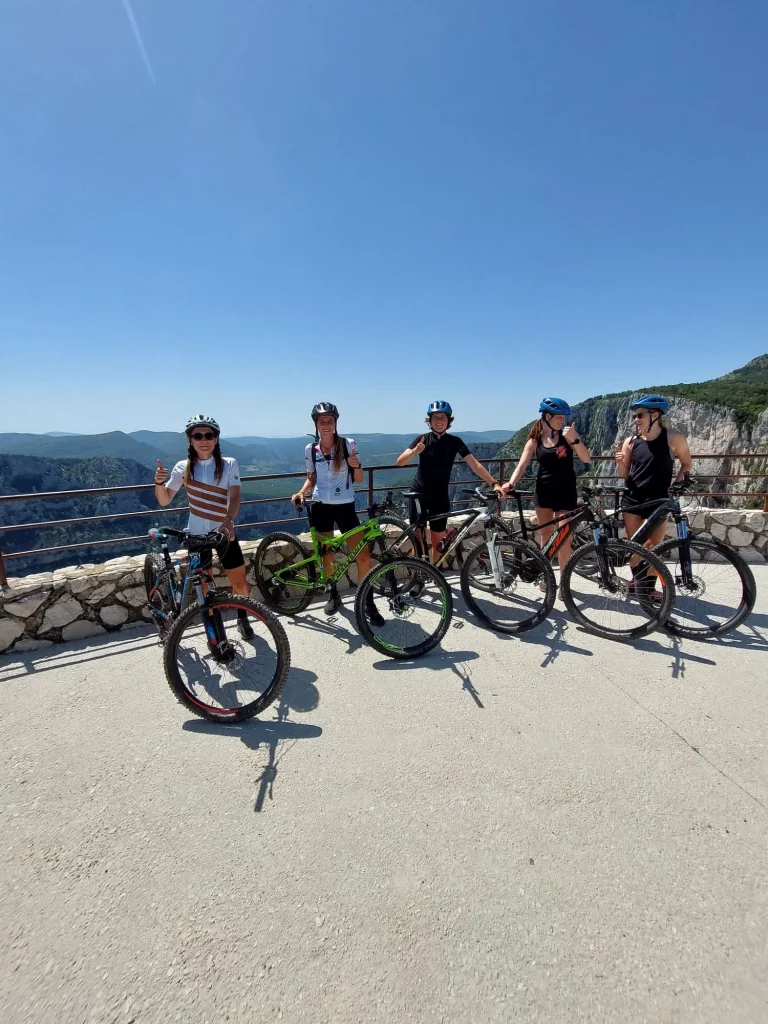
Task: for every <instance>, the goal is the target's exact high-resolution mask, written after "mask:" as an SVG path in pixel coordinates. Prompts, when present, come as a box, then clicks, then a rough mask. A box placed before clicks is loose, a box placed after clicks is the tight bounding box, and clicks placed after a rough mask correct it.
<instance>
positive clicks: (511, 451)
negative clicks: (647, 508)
mask: <svg viewBox="0 0 768 1024" xmlns="http://www.w3.org/2000/svg"><path fill="white" fill-rule="evenodd" d="M650 391H655V392H659V393H660V394H663V395H665V396H666V397H668V398H669V414H668V415H667V423H668V424H669V426H671V427H674V428H676V429H677V430H680V431H682V433H683V434H685V435H686V437H687V438H688V443H689V445H690V447H691V451H692V452H693V453H694V454H700V453H705V452H718V453H722V454H742V453H747V452H750V453H751V452H764V453H765V455H766V457H765V458H758V459H752V460H750V461H739V460H735V459H728V458H722V457H719V458H713V459H704V460H699V459H697V460H696V461H695V462H694V475H695V474H696V473H698V474H699V475H701V476H704V475H711V476H712V477H713V479H712V480H710V481H708V482H707V490H710V491H714V492H717V491H728V492H730V491H752V492H756V493H763V492H765V491H766V490H768V356H759V357H758V358H757V359H753V360H752V362H750V363H748V364H747V365H746V366H745V367H742V368H741V369H740V370H736V371H734V372H733V373H731V374H727V375H726V376H725V377H720V378H718V379H717V380H714V381H706V382H704V383H702V384H675V385H670V386H666V387H665V386H661V387H654V388H642V389H639V390H637V391H624V392H621V393H620V394H613V395H598V396H596V397H594V398H588V399H586V401H584V402H580V403H579V404H578V405H575V406H574V407H573V409H574V421H575V423H576V425H577V427H578V429H579V432H580V433H581V435H582V437H583V438H584V440H585V441H586V443H587V444H588V445H589V447H590V449H591V451H592V454H593V455H612V454H613V450H614V445H616V444H618V443H620V442H622V441H623V440H624V439H625V438H627V437H629V436H630V435H631V434H632V433H633V430H634V428H633V424H632V420H631V419H630V413H629V407H630V405H631V404H632V402H633V401H634V400H635V399H636V398H637V397H639V396H640V395H641V394H647V393H648V392H650ZM712 399H715V400H718V399H722V400H723V401H724V402H725V400H728V401H729V402H731V403H732V404H731V405H726V404H722V405H721V404H717V403H716V402H715V401H712ZM761 404H762V408H760V406H761ZM529 429H530V424H528V425H526V426H525V427H523V428H522V429H521V430H519V431H518V432H517V433H516V434H515V435H513V437H511V438H510V439H509V441H507V442H506V443H505V444H504V445H502V447H501V448H500V449H499V451H498V454H499V455H500V456H502V455H503V456H511V455H519V453H520V452H521V451H522V448H523V445H524V444H525V438H526V435H527V433H528V430H529ZM739 472H744V473H759V474H762V473H765V476H760V477H759V478H757V479H754V480H727V479H725V477H727V476H728V475H730V474H732V473H739ZM596 474H597V475H599V476H602V477H605V476H614V475H615V474H614V471H613V467H612V466H611V465H610V464H607V463H604V464H602V465H601V466H600V468H599V469H597V470H596ZM756 500H757V499H754V500H753V501H752V503H754V501H756ZM744 501H747V502H750V499H736V498H734V499H733V503H734V504H739V503H743V502H744Z"/></svg>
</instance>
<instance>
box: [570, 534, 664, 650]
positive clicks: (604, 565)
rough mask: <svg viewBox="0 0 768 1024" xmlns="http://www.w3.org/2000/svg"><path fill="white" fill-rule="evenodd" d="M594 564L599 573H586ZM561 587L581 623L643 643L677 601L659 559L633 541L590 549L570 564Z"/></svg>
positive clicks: (606, 543)
mask: <svg viewBox="0 0 768 1024" xmlns="http://www.w3.org/2000/svg"><path fill="white" fill-rule="evenodd" d="M632 559H635V561H636V564H635V565H634V566H633V565H632V564H631V560H632ZM592 562H594V563H595V566H596V567H595V571H594V572H593V573H590V572H587V571H583V570H584V568H585V566H588V565H590V564H591V563H592ZM633 570H634V571H633ZM659 584H660V585H659ZM560 586H561V588H562V593H563V600H564V601H565V605H566V607H567V609H568V611H569V612H570V613H571V615H572V616H573V618H574V619H575V620H576V622H578V623H579V625H581V626H584V628H585V629H588V630H589V631H590V633H595V634H596V635H597V636H602V637H605V638H606V639H609V640H638V639H639V638H640V637H643V636H646V635H647V634H648V633H651V632H653V630H654V629H658V628H659V626H662V625H663V624H664V623H665V622H666V620H667V617H668V616H669V613H670V611H671V609H672V603H673V601H674V596H675V594H674V584H673V582H672V577H671V576H670V574H669V570H668V569H667V567H666V566H665V565H664V563H663V562H662V560H661V559H660V558H659V556H658V555H655V554H653V552H651V551H649V550H648V548H644V547H641V546H640V545H639V544H634V543H633V542H632V541H630V540H606V541H601V543H600V544H594V543H593V544H585V545H584V546H583V547H581V548H579V549H578V550H577V551H575V552H574V554H573V555H571V557H570V558H569V559H568V561H567V562H566V564H565V568H564V569H563V573H562V578H561V582H560Z"/></svg>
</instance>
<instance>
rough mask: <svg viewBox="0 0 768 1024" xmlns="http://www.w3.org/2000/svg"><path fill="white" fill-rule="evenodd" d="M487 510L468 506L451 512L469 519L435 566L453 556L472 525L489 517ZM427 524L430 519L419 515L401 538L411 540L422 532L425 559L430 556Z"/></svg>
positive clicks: (439, 566)
mask: <svg viewBox="0 0 768 1024" xmlns="http://www.w3.org/2000/svg"><path fill="white" fill-rule="evenodd" d="M416 502H417V507H418V499H416ZM487 512H488V510H487V509H485V508H466V509H459V510H458V511H457V512H451V513H450V514H451V515H452V516H466V517H467V521H466V523H465V524H464V525H463V526H461V527H460V528H459V531H458V533H457V534H456V536H455V537H454V538H453V540H452V541H451V543H450V544H449V545H448V547H447V548H446V549H445V551H443V552H441V554H440V557H439V558H438V559H437V561H436V562H434V563H433V565H434V566H435V568H436V569H440V568H442V566H443V564H444V563H445V562H447V561H448V560H449V559H450V558H451V556H452V555H453V553H454V551H455V550H456V548H457V547H458V546H459V544H461V542H462V541H463V540H464V538H465V537H466V536H467V535H468V534H469V532H470V530H471V529H472V526H473V525H474V524H475V523H476V522H477V520H478V519H481V518H487ZM427 525H428V520H427V519H423V520H422V519H421V517H419V519H418V520H417V521H416V522H415V523H411V525H410V526H409V527H408V529H407V530H405V532H404V533H402V534H401V536H400V539H401V540H402V539H403V538H404V537H407V538H408V539H409V540H412V539H413V537H414V534H416V533H417V532H418V533H420V534H421V536H422V538H423V543H422V548H423V550H424V555H423V557H424V558H425V559H426V558H428V550H429V546H428V545H427V543H426V527H427Z"/></svg>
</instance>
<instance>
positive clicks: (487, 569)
mask: <svg viewBox="0 0 768 1024" xmlns="http://www.w3.org/2000/svg"><path fill="white" fill-rule="evenodd" d="M496 544H497V547H498V552H499V557H500V559H501V565H502V570H503V571H502V578H501V586H499V587H497V585H496V582H495V580H494V576H493V570H492V565H491V555H490V553H489V550H488V544H487V543H486V542H485V541H484V542H483V543H482V544H481V546H480V547H478V548H475V550H474V551H473V552H472V554H471V555H470V556H469V558H468V559H467V561H466V562H465V563H464V567H463V569H462V570H461V593H462V595H463V596H464V600H465V601H466V603H467V607H468V608H469V609H470V610H471V611H473V612H474V613H475V615H477V617H478V618H479V619H481V620H482V621H483V622H484V623H485V624H486V625H488V626H490V627H491V629H495V630H496V631H497V632H499V633H525V632H526V631H527V630H529V629H533V628H534V627H535V626H538V625H539V623H540V622H542V621H543V620H544V619H545V618H546V617H547V616H548V615H549V613H550V612H551V611H552V606H553V605H554V603H555V593H556V585H555V574H554V573H553V572H552V567H551V565H550V564H549V562H548V560H547V559H546V558H545V557H544V555H542V553H541V552H540V551H539V549H538V548H537V547H536V546H535V545H534V544H531V543H530V542H529V541H526V540H522V539H519V538H515V537H499V538H498V539H497V540H496Z"/></svg>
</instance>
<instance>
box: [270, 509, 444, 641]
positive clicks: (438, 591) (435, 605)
mask: <svg viewBox="0 0 768 1024" xmlns="http://www.w3.org/2000/svg"><path fill="white" fill-rule="evenodd" d="M316 504H318V503H317V502H316V501H312V500H311V499H310V500H308V501H305V502H304V506H305V508H306V509H307V512H308V515H309V516H310V531H309V533H310V538H311V544H312V549H311V550H307V548H305V546H304V545H303V544H302V543H301V541H300V540H299V539H298V537H295V536H294V535H293V534H291V533H283V532H277V533H270V534H269V535H268V536H267V537H265V538H264V539H263V540H262V542H261V544H259V547H258V549H257V551H256V583H257V585H258V587H259V590H260V591H261V593H262V596H263V597H264V600H265V601H266V603H267V604H268V605H269V606H270V607H271V608H274V609H275V611H278V612H281V613H282V614H283V615H298V614H299V613H300V612H303V611H304V610H305V609H306V608H307V607H308V606H309V603H310V601H311V600H312V597H313V595H315V594H320V593H326V592H328V591H329V590H330V589H331V587H333V586H335V585H336V584H337V583H338V582H339V580H341V578H342V577H343V576H344V575H345V574H346V573H347V572H348V570H349V568H350V566H351V565H352V563H353V562H354V561H355V559H356V558H357V556H358V555H359V554H360V552H361V551H362V550H363V548H364V547H365V546H366V544H367V545H369V546H370V550H371V561H372V563H373V568H372V569H371V571H370V572H369V573H368V575H367V576H366V577H365V578H364V579H363V580H362V582H361V583H360V584H359V586H358V588H357V594H356V597H355V622H356V625H357V629H358V632H359V633H360V635H361V636H362V637H363V638H364V639H365V641H366V642H367V643H369V644H370V645H371V647H373V648H374V649H375V650H377V651H379V653H381V654H384V655H386V656H387V657H389V658H417V657H419V656H420V655H422V654H426V653H427V651H430V650H431V649H432V648H433V647H435V646H437V644H439V643H440V641H441V640H442V639H443V637H444V636H445V633H446V630H447V629H448V626H449V625H450V622H451V617H452V615H453V600H452V597H451V591H450V588H449V587H448V584H447V583H446V581H445V580H444V579H443V576H442V574H441V573H440V572H438V570H437V569H434V568H433V567H432V566H431V565H428V564H427V563H425V562H421V561H419V560H418V559H415V558H408V557H403V556H398V555H396V554H394V553H392V552H390V551H388V550H387V540H386V537H385V534H384V533H383V531H382V529H381V524H380V521H379V519H378V517H377V514H376V513H377V511H378V509H377V506H376V505H372V506H371V507H370V508H369V510H368V515H369V518H368V520H367V522H364V523H362V524H361V525H360V526H356V527H355V528H354V529H352V530H349V531H347V532H346V533H343V534H341V535H340V536H338V537H333V538H332V539H327V538H324V537H321V536H320V535H319V534H318V532H317V530H316V529H315V528H314V526H312V525H311V509H312V507H313V506H314V505H316ZM350 541H352V546H351V547H350V546H349V542H350ZM345 546H347V548H348V552H347V554H346V555H345V556H344V557H342V559H341V561H339V562H338V563H336V564H335V567H334V570H333V572H332V573H327V572H326V570H325V567H324V566H323V556H324V555H327V554H328V552H329V551H332V552H334V554H335V553H337V552H341V549H342V548H343V547H345ZM342 554H343V553H342Z"/></svg>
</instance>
